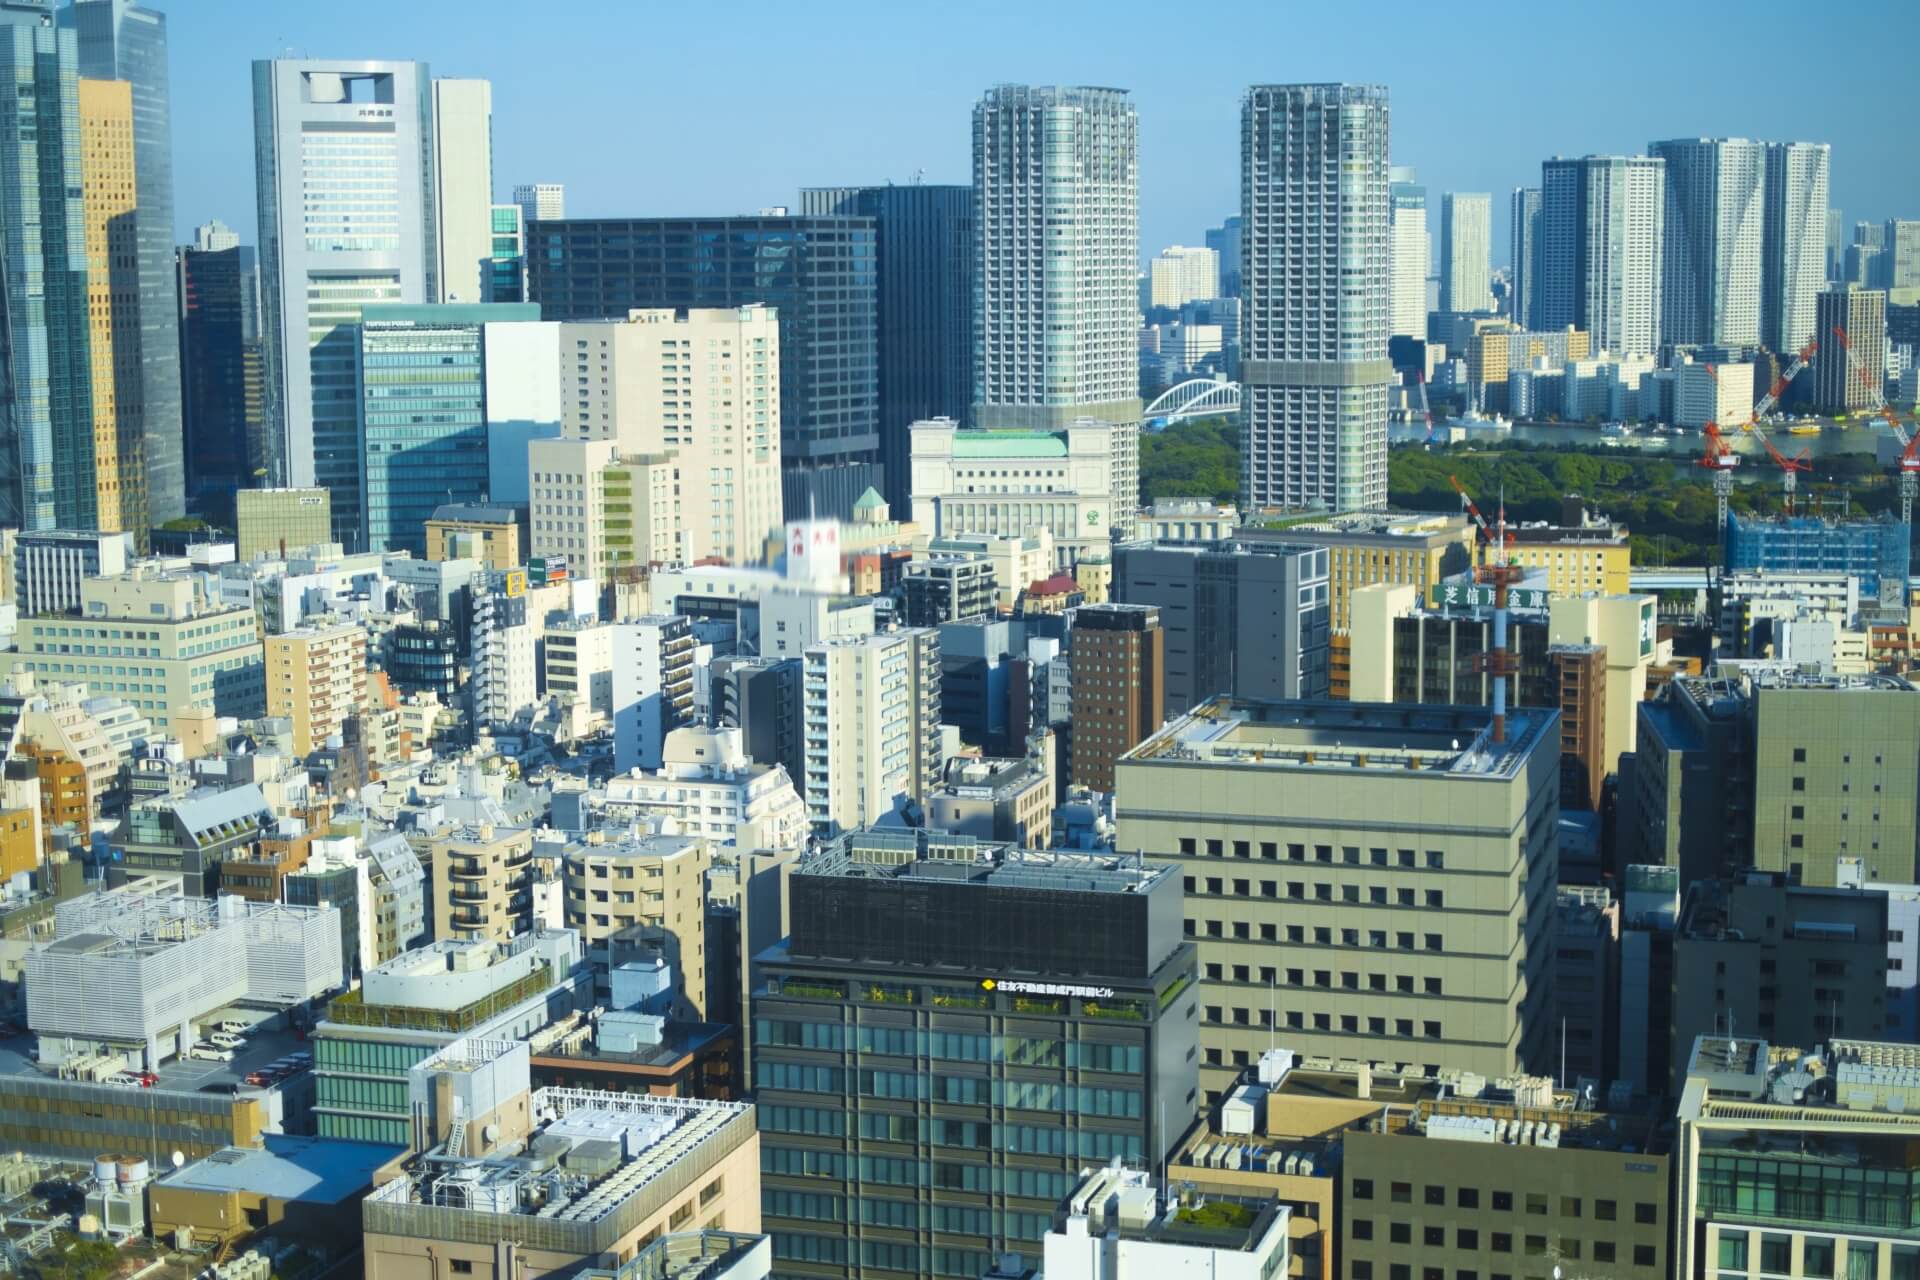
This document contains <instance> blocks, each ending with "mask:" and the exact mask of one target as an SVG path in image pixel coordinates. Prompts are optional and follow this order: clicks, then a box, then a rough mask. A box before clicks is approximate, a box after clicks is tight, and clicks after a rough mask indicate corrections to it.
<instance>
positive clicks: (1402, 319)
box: [1390, 165, 1433, 341]
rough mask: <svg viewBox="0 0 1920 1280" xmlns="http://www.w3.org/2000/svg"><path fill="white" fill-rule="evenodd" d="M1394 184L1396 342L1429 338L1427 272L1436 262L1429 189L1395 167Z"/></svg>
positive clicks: (1394, 309)
mask: <svg viewBox="0 0 1920 1280" xmlns="http://www.w3.org/2000/svg"><path fill="white" fill-rule="evenodd" d="M1390 174H1391V177H1392V182H1391V184H1390V189H1391V192H1392V215H1391V216H1392V219H1393V221H1392V238H1393V244H1392V258H1393V263H1392V270H1391V274H1392V279H1393V284H1392V298H1393V305H1392V319H1391V324H1392V330H1391V332H1392V334H1393V336H1394V337H1396V338H1418V339H1420V340H1422V341H1425V340H1426V336H1427V268H1428V267H1429V265H1430V264H1431V263H1432V262H1433V241H1432V239H1431V237H1430V236H1429V234H1428V232H1427V189H1426V188H1425V187H1423V186H1421V185H1420V184H1419V182H1418V180H1417V177H1416V175H1415V173H1414V171H1413V170H1412V169H1411V168H1404V167H1402V166H1399V165H1395V166H1394V167H1393V168H1392V170H1390Z"/></svg>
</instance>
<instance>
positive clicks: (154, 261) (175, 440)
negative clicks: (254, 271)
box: [60, 0, 186, 525]
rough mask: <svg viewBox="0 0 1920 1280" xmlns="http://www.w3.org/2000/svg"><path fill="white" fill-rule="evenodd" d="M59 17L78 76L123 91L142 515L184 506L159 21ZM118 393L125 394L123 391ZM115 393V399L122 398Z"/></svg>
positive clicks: (94, 2) (135, 13) (114, 13)
mask: <svg viewBox="0 0 1920 1280" xmlns="http://www.w3.org/2000/svg"><path fill="white" fill-rule="evenodd" d="M60 20H61V21H62V22H63V23H65V24H67V25H70V26H72V27H73V28H74V29H75V32H76V34H77V35H78V36H79V45H78V55H79V64H78V67H79V73H80V74H81V75H83V76H86V77H88V78H89V79H96V80H125V81H126V82H127V83H128V84H130V85H131V86H132V89H133V160H134V187H135V198H134V203H135V206H136V211H135V214H134V238H135V240H136V241H137V242H138V246H139V250H138V257H139V273H140V300H141V306H140V308H139V320H138V324H139V329H140V342H139V348H138V350H139V360H140V387H139V391H138V393H137V399H138V402H139V409H140V429H141V434H142V436H143V437H144V444H143V445H142V454H143V459H142V462H143V466H144V467H145V470H146V480H145V486H144V487H145V491H146V503H147V518H148V519H149V520H150V521H151V522H152V523H153V524H156V525H158V524H162V523H164V522H166V521H168V520H172V519H174V518H175V517H177V516H180V515H182V514H184V513H185V511H186V464H185V461H184V458H183V450H182V443H183V441H182V435H181V392H180V363H179V351H180V342H179V337H178V332H177V330H178V323H179V322H178V318H177V316H176V314H175V309H174V307H173V306H171V305H170V304H169V303H168V302H167V298H168V295H169V292H170V291H171V290H172V288H173V113H172V106H171V96H170V90H169V87H168V81H167V17H166V15H165V14H164V13H161V12H160V11H159V10H157V9H152V8H148V7H147V6H146V5H142V4H136V3H134V2H133V0H74V4H73V6H72V7H71V8H67V9H63V10H62V11H61V14H60ZM125 394H126V395H131V394H133V393H132V392H131V390H129V391H128V392H127V393H125ZM123 398H124V395H123Z"/></svg>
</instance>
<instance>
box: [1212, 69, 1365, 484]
mask: <svg viewBox="0 0 1920 1280" xmlns="http://www.w3.org/2000/svg"><path fill="white" fill-rule="evenodd" d="M1388 135H1389V119H1388V109H1387V91H1386V89H1385V88H1383V87H1380V86H1378V85H1344V84H1281V85H1256V86H1254V87H1253V88H1252V89H1250V90H1249V91H1248V92H1247V96H1246V99H1245V101H1244V103H1243V104H1242V107H1241V114H1240V212H1241V218H1242V222H1243V229H1242V234H1243V237H1244V239H1243V241H1242V257H1243V262H1242V266H1241V272H1242V274H1241V288H1242V291H1243V294H1244V302H1245V311H1244V312H1243V313H1242V329H1241V333H1242V337H1241V342H1242V356H1241V379H1240V380H1241V386H1242V389H1243V390H1242V403H1243V405H1244V417H1243V419H1242V426H1241V450H1240V457H1241V476H1242V479H1241V502H1242V509H1243V510H1247V509H1251V508H1255V507H1292V508H1301V507H1310V506H1317V507H1323V508H1330V509H1332V510H1336V511H1355V510H1375V509H1380V508H1384V507H1385V506H1386V505H1387V388H1388V385H1389V383H1390V382H1391V381H1392V377H1393V371H1392V368H1391V366H1390V365H1389V364H1388V361H1387V337H1388V332H1389V328H1390V324H1389V307H1390V302H1391V284H1390V277H1391V266H1390V253H1389V243H1390V233H1389V204H1388V168H1387V148H1388V141H1389V136H1388Z"/></svg>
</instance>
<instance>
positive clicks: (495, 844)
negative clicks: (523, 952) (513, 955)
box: [416, 822, 534, 942]
mask: <svg viewBox="0 0 1920 1280" xmlns="http://www.w3.org/2000/svg"><path fill="white" fill-rule="evenodd" d="M423 842H424V843H425V844H426V846H427V851H426V856H425V857H423V858H422V859H421V861H422V862H425V863H428V864H429V865H430V866H431V867H432V868H433V877H432V883H433V936H434V937H435V938H436V939H438V940H442V941H446V940H452V941H457V942H476V941H481V940H489V941H493V942H505V941H507V940H508V939H509V938H511V937H513V936H514V935H515V934H517V933H523V932H525V931H526V930H527V929H528V928H529V927H531V925H532V922H533V878H534V870H533V832H531V831H529V830H527V829H526V828H525V827H507V826H495V825H493V824H492V823H487V822H480V823H460V824H454V825H449V826H447V827H444V828H442V829H441V830H439V831H436V832H433V833H431V834H430V835H427V836H425V837H424V840H423ZM416 851H417V846H416Z"/></svg>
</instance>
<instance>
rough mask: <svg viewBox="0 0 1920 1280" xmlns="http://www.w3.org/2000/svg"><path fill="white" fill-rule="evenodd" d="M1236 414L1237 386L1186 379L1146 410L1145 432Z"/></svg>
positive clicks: (1208, 380)
mask: <svg viewBox="0 0 1920 1280" xmlns="http://www.w3.org/2000/svg"><path fill="white" fill-rule="evenodd" d="M1238 412H1240V384H1239V383H1237V382H1221V381H1216V380H1215V379H1213V378H1189V379H1188V380H1187V381H1185V382H1182V383H1179V384H1177V385H1175V386H1171V387H1168V388H1167V389H1166V390H1165V391H1163V392H1161V393H1160V395H1159V397H1158V398H1157V399H1155V400H1154V402H1153V403H1152V404H1150V405H1148V406H1147V408H1146V413H1145V415H1144V416H1145V418H1146V420H1147V427H1148V429H1149V430H1154V431H1158V430H1159V429H1160V428H1162V427H1167V426H1171V425H1172V424H1174V423H1176V422H1182V421H1185V420H1186V419H1188V418H1212V417H1218V416H1219V415H1220V414H1223V413H1238Z"/></svg>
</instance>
